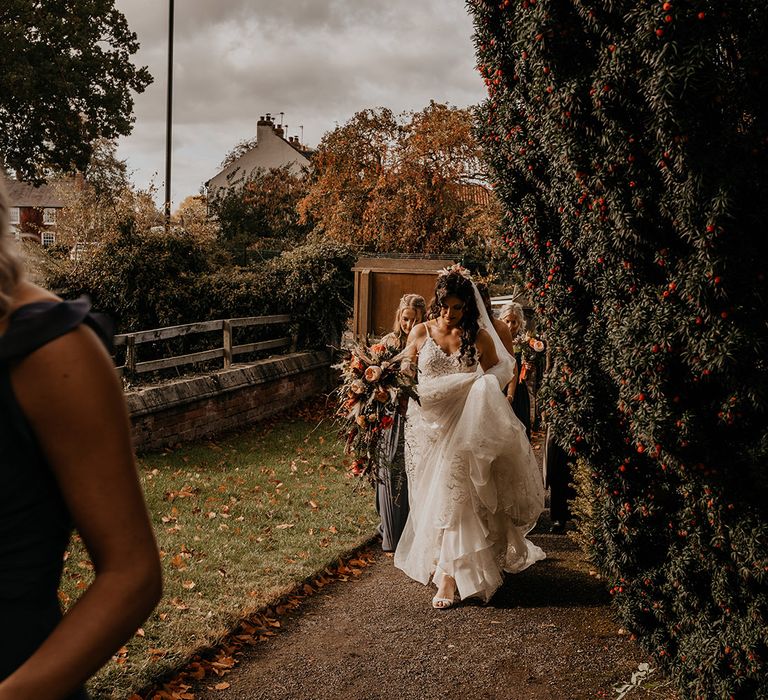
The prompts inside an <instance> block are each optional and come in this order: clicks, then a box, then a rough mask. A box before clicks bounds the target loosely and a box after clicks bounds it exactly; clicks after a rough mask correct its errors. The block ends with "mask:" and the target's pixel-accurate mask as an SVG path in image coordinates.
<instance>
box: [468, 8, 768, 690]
mask: <svg viewBox="0 0 768 700" xmlns="http://www.w3.org/2000/svg"><path fill="white" fill-rule="evenodd" d="M469 6H470V8H471V10H472V12H473V13H474V16H475V26H476V46H477V51H478V63H479V68H480V71H481V73H482V75H483V76H484V78H485V81H486V84H487V85H488V89H489V99H488V100H487V101H486V103H485V104H484V105H483V107H482V109H481V111H480V115H479V116H480V119H479V120H478V121H479V132H480V134H481V136H482V139H483V142H484V145H485V148H486V154H487V157H488V159H489V161H490V162H491V164H492V166H493V170H494V172H495V179H496V186H497V191H498V193H499V195H500V197H501V199H502V201H503V202H504V204H505V208H506V212H507V213H506V216H505V223H504V240H505V242H506V243H507V244H508V246H509V250H510V255H511V257H512V259H513V262H514V264H516V265H518V267H519V269H521V270H522V271H523V273H524V274H525V276H526V281H527V287H528V288H529V290H530V293H531V294H532V295H533V298H535V299H536V300H537V303H538V305H539V308H538V311H539V313H540V314H542V315H543V316H544V318H545V320H546V324H547V338H548V341H549V347H550V349H551V350H552V351H553V355H554V357H555V359H556V363H557V364H556V368H555V370H554V371H553V372H552V373H551V374H550V376H549V377H548V380H547V384H546V386H545V393H544V397H543V398H544V400H545V401H548V402H549V404H550V405H549V406H548V411H549V414H550V420H551V422H552V424H553V426H554V428H555V431H556V434H557V436H558V438H559V439H560V441H561V443H562V444H563V446H564V447H565V448H566V449H568V450H570V451H571V452H572V453H573V454H575V455H577V456H578V459H579V463H580V468H579V480H580V482H581V483H580V484H579V489H580V493H581V494H582V496H581V498H582V502H581V512H582V513H583V514H584V515H585V516H586V517H587V521H586V522H585V523H584V527H583V535H584V536H585V537H586V539H587V544H588V551H589V554H590V556H591V557H592V559H593V560H594V561H595V563H596V564H597V565H598V567H599V568H600V569H601V571H602V572H603V573H604V575H605V576H606V578H607V579H608V580H609V581H610V583H611V592H612V594H613V595H614V596H615V600H616V609H617V611H618V613H619V614H620V616H621V618H622V621H623V623H624V625H625V626H627V627H629V628H630V629H631V630H632V631H633V632H634V633H635V634H637V635H638V636H639V638H640V640H641V641H642V642H643V643H644V644H645V645H646V647H647V648H648V649H650V650H651V651H652V652H653V653H654V654H655V656H656V658H657V660H658V661H659V662H660V663H661V664H662V665H663V666H664V667H666V669H667V670H668V671H670V672H671V673H672V675H673V676H674V678H675V679H676V681H677V683H678V685H679V688H680V690H681V693H682V695H683V697H702V698H710V697H712V698H714V697H717V698H727V697H734V698H753V697H766V686H765V674H766V664H767V663H768V640H767V639H766V629H768V624H767V623H768V620H766V617H768V601H767V599H766V583H767V582H768V554H767V550H766V540H767V539H768V524H766V521H765V518H764V513H765V505H764V504H765V499H766V496H768V480H767V479H766V476H767V470H766V458H767V457H768V422H767V421H766V408H767V405H766V401H767V400H768V364H766V348H767V347H768V331H767V328H768V326H767V324H766V306H765V298H766V293H767V292H768V289H766V282H765V259H766V253H767V252H768V251H767V250H766V247H767V245H766V237H765V234H764V222H763V201H762V197H763V192H764V190H765V186H766V172H768V148H767V147H766V144H767V143H768V138H766V137H767V135H768V134H767V132H768V113H767V112H766V105H768V99H766V98H768V95H767V94H766V93H767V92H768V73H766V71H765V66H766V63H767V62H768V47H767V46H766V43H765V41H764V39H763V37H764V35H765V32H766V30H768V7H766V5H765V3H763V2H762V1H760V0H738V1H737V2H732V3H728V4H727V5H723V4H721V3H714V2H710V1H709V0H693V1H692V2H687V3H681V4H679V5H678V4H677V3H665V4H662V3H661V2H659V3H637V2H634V1H633V0H620V1H618V2H611V3H598V2H592V1H589V2H580V3H574V2H570V1H568V0H536V1H535V2H534V0H525V1H524V2H514V3H507V2H503V3H498V2H496V1H495V0H494V1H493V2H490V1H486V0H472V1H471V2H470V3H469ZM590 501H591V502H590Z"/></svg>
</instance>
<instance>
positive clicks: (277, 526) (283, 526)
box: [275, 523, 295, 530]
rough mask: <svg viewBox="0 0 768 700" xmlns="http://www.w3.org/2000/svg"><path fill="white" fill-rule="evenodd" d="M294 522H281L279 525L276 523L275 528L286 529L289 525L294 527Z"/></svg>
mask: <svg viewBox="0 0 768 700" xmlns="http://www.w3.org/2000/svg"><path fill="white" fill-rule="evenodd" d="M294 526H295V523H282V524H281V525H276V526H275V530H287V529H288V528H290V527H294Z"/></svg>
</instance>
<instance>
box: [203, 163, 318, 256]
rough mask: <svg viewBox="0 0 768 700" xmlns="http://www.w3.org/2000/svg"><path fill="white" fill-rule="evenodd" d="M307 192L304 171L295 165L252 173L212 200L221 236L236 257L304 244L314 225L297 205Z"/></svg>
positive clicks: (211, 209)
mask: <svg viewBox="0 0 768 700" xmlns="http://www.w3.org/2000/svg"><path fill="white" fill-rule="evenodd" d="M305 194H306V184H305V182H304V178H303V176H302V175H296V174H293V173H292V172H291V166H289V165H285V166H281V167H278V168H270V169H269V170H264V169H262V168H258V169H257V170H256V171H255V172H253V173H251V174H250V175H249V176H248V178H247V179H246V181H245V182H244V183H243V185H242V186H238V187H230V188H227V189H223V190H221V191H220V193H219V194H218V195H217V196H215V197H213V198H212V200H211V202H210V212H211V214H212V215H213V216H215V217H216V220H217V221H218V223H219V227H220V232H219V240H220V242H221V243H222V245H223V247H224V248H226V249H227V250H228V251H229V252H230V253H231V254H232V255H234V256H235V258H236V259H239V258H240V257H241V256H242V254H243V251H245V250H247V249H249V248H252V247H255V248H264V247H270V248H275V249H278V250H280V249H284V248H289V247H293V246H295V245H300V244H301V243H302V242H303V240H304V238H305V237H306V235H307V233H308V232H309V230H310V228H311V225H310V224H309V223H307V222H303V223H302V222H300V221H299V214H298V212H297V210H296V205H297V204H298V202H299V201H300V200H301V199H302V198H303V197H304V195H305Z"/></svg>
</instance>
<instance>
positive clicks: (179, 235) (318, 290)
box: [45, 222, 355, 348]
mask: <svg viewBox="0 0 768 700" xmlns="http://www.w3.org/2000/svg"><path fill="white" fill-rule="evenodd" d="M354 259H355V258H354V255H353V253H352V252H351V250H350V249H349V248H347V247H345V246H343V245H338V244H333V243H325V242H314V243H310V244H308V245H305V246H301V247H299V248H296V249H295V250H293V251H291V252H288V253H284V254H282V255H281V256H279V257H277V258H274V259H271V260H268V261H266V262H265V263H263V264H261V265H260V266H259V267H257V268H237V267H231V266H227V265H226V263H225V260H226V258H225V257H222V255H221V254H220V251H217V250H216V249H214V248H212V247H210V246H209V245H207V244H205V243H202V242H200V241H199V240H196V239H193V238H190V237H189V236H187V235H186V234H185V233H184V232H183V231H180V230H175V229H171V230H170V231H169V232H168V233H166V232H164V231H160V232H153V231H139V230H137V229H136V226H135V225H134V224H133V223H131V222H129V223H126V224H125V225H123V227H122V228H121V231H120V234H119V235H118V236H115V237H113V238H111V239H109V240H108V241H105V242H104V243H103V244H102V245H100V246H99V247H98V248H96V249H95V250H94V252H93V253H92V254H91V255H90V256H89V257H87V258H86V259H85V260H82V261H79V262H73V261H70V260H61V261H59V262H58V263H57V264H51V265H49V266H47V268H46V274H47V279H46V280H45V284H46V285H47V286H48V287H50V288H51V289H54V290H56V291H57V292H58V293H60V294H61V295H62V296H65V297H68V298H72V297H76V296H79V295H80V294H88V295H89V296H90V297H91V300H92V302H93V305H94V308H95V309H97V310H98V311H102V312H105V313H107V314H109V315H110V316H111V317H112V318H113V320H114V321H115V323H116V326H117V330H118V332H121V333H128V332H131V331H137V330H146V329H150V328H158V327H162V326H172V325H178V324H182V323H191V322H194V321H205V320H212V319H218V318H232V317H238V316H262V315H268V314H290V315H292V316H293V317H294V322H295V324H296V327H297V329H298V334H299V345H300V347H302V348H324V347H325V346H326V345H328V344H333V345H338V343H339V339H340V336H341V332H342V330H343V329H344V327H345V325H346V322H347V319H348V317H349V315H350V313H351V305H352V289H353V285H352V273H351V267H352V264H353V262H354ZM256 335H258V333H256V334H255V335H254V338H256ZM249 340H250V338H249ZM244 342H245V341H244ZM190 347H191V346H190Z"/></svg>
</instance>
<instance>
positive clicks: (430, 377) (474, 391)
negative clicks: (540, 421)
mask: <svg viewBox="0 0 768 700" xmlns="http://www.w3.org/2000/svg"><path fill="white" fill-rule="evenodd" d="M494 335H495V334H494ZM510 360H511V363H512V364H511V366H510V364H509V362H510ZM418 367H419V387H418V390H419V398H420V402H421V405H419V404H417V403H416V402H415V401H413V400H412V401H411V402H410V403H409V406H408V414H407V421H406V427H405V462H406V470H407V473H408V492H409V501H410V514H409V516H408V521H407V522H406V525H405V530H404V532H403V534H402V537H401V539H400V542H399V544H398V547H397V550H396V552H395V566H397V567H398V568H400V569H402V570H403V571H404V572H405V573H406V574H408V576H410V577H411V578H413V579H415V580H416V581H420V582H421V583H424V584H427V583H428V582H429V579H430V577H434V579H435V580H436V581H437V580H439V577H440V576H441V575H442V574H447V575H449V576H452V577H453V578H454V579H455V580H456V588H457V592H458V594H459V596H460V597H461V598H462V599H463V598H468V597H479V598H482V599H483V600H485V601H488V600H489V599H490V597H491V596H492V595H493V593H494V591H495V590H496V589H497V588H498V587H499V586H500V585H501V583H502V579H503V573H502V572H503V571H509V572H512V573H515V572H519V571H522V570H523V569H525V568H527V567H528V566H530V565H531V564H533V563H534V562H536V561H538V560H540V559H543V558H544V557H545V556H546V555H545V554H544V552H543V551H542V550H541V549H540V548H539V547H537V546H536V545H534V544H533V543H532V542H530V541H529V540H527V539H526V537H525V536H526V534H527V533H528V532H529V531H530V530H531V529H532V528H533V526H534V525H535V524H536V520H537V519H538V517H539V515H540V514H541V512H542V510H543V508H544V484H543V481H542V477H541V472H540V470H539V467H538V465H537V463H536V458H535V457H534V455H533V451H532V450H531V446H530V443H529V442H528V439H527V437H526V434H525V428H524V426H523V425H522V423H520V421H519V420H518V418H517V417H516V416H515V414H514V412H513V411H512V408H511V407H510V405H509V403H508V402H507V400H506V398H505V396H504V394H503V393H502V391H501V390H500V384H502V383H503V384H506V382H507V381H508V380H509V378H510V377H511V374H510V372H513V371H514V358H511V357H510V356H509V354H508V353H506V355H505V356H503V357H502V360H501V361H500V362H499V365H496V366H494V367H492V368H491V369H490V370H489V371H488V372H485V373H484V372H483V370H482V369H481V368H480V365H479V363H478V362H475V364H474V365H471V366H469V365H467V364H466V362H465V361H464V360H463V359H461V358H460V355H459V353H458V352H456V353H454V354H452V355H447V354H446V353H445V352H444V351H443V350H442V348H440V347H439V346H438V345H437V343H436V342H435V341H434V340H433V338H432V337H431V335H430V333H429V326H428V325H427V339H426V340H425V341H424V344H423V345H422V347H421V349H420V351H419V360H418ZM503 375H504V376H503ZM497 377H498V378H497Z"/></svg>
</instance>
